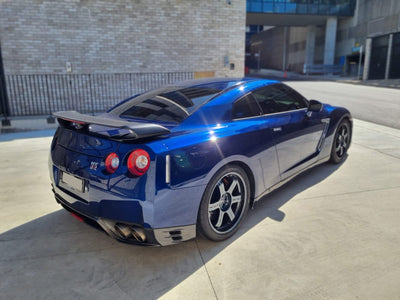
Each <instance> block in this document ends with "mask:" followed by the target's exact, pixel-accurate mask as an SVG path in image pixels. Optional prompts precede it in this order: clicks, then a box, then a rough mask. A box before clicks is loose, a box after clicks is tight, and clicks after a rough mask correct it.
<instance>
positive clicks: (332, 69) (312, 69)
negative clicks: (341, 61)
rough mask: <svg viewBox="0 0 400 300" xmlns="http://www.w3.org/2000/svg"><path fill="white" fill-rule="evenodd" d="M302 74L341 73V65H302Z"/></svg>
mask: <svg viewBox="0 0 400 300" xmlns="http://www.w3.org/2000/svg"><path fill="white" fill-rule="evenodd" d="M303 73H304V74H343V66H342V65H304V66H303Z"/></svg>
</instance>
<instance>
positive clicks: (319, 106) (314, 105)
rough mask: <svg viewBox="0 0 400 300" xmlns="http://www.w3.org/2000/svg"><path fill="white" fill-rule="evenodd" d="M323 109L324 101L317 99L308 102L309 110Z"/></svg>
mask: <svg viewBox="0 0 400 300" xmlns="http://www.w3.org/2000/svg"><path fill="white" fill-rule="evenodd" d="M321 110H322V103H321V102H319V101H317V100H310V101H309V102H308V111H312V112H320V111H321Z"/></svg>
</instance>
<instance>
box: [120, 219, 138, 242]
mask: <svg viewBox="0 0 400 300" xmlns="http://www.w3.org/2000/svg"><path fill="white" fill-rule="evenodd" d="M115 230H116V231H117V232H118V233H119V234H120V235H121V236H122V237H123V238H125V239H130V238H132V237H133V238H134V239H136V240H137V241H139V242H145V241H146V234H145V233H144V230H143V228H140V227H136V226H132V225H125V224H122V223H117V224H115Z"/></svg>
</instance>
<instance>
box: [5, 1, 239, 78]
mask: <svg viewBox="0 0 400 300" xmlns="http://www.w3.org/2000/svg"><path fill="white" fill-rule="evenodd" d="M230 2H231V4H229V3H228V1H224V0H201V1H184V0H168V1H167V0H165V1H163V0H158V1H157V0H146V1H144V0H125V1H124V0H118V1H111V0H108V1H107V0H64V1H46V0H35V1H34V0H30V1H29V0H9V1H7V0H5V1H4V0H3V1H1V3H0V6H1V9H0V38H1V48H2V53H3V62H4V70H5V73H6V74H54V73H57V74H64V73H66V62H70V63H71V64H72V73H73V74H91V73H132V72H134V73H142V72H182V71H185V72H187V71H190V72H196V71H214V72H215V75H216V76H242V75H243V72H244V43H245V40H244V39H245V19H246V2H245V0H233V1H230ZM225 56H228V57H229V63H233V64H234V65H235V68H234V70H230V68H229V67H227V66H225V65H224V57H225Z"/></svg>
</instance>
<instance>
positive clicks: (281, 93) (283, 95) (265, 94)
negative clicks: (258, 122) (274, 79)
mask: <svg viewBox="0 0 400 300" xmlns="http://www.w3.org/2000/svg"><path fill="white" fill-rule="evenodd" d="M253 95H254V97H255V98H256V99H257V101H258V103H259V104H260V106H261V109H262V110H263V112H264V114H273V113H279V112H284V111H290V110H296V109H302V108H306V107H307V101H306V100H305V98H304V97H303V96H301V95H300V94H299V93H298V92H296V91H295V90H293V89H292V88H290V87H288V86H286V85H284V84H280V83H278V84H274V85H269V86H266V87H263V88H261V89H259V90H256V91H254V92H253Z"/></svg>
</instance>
